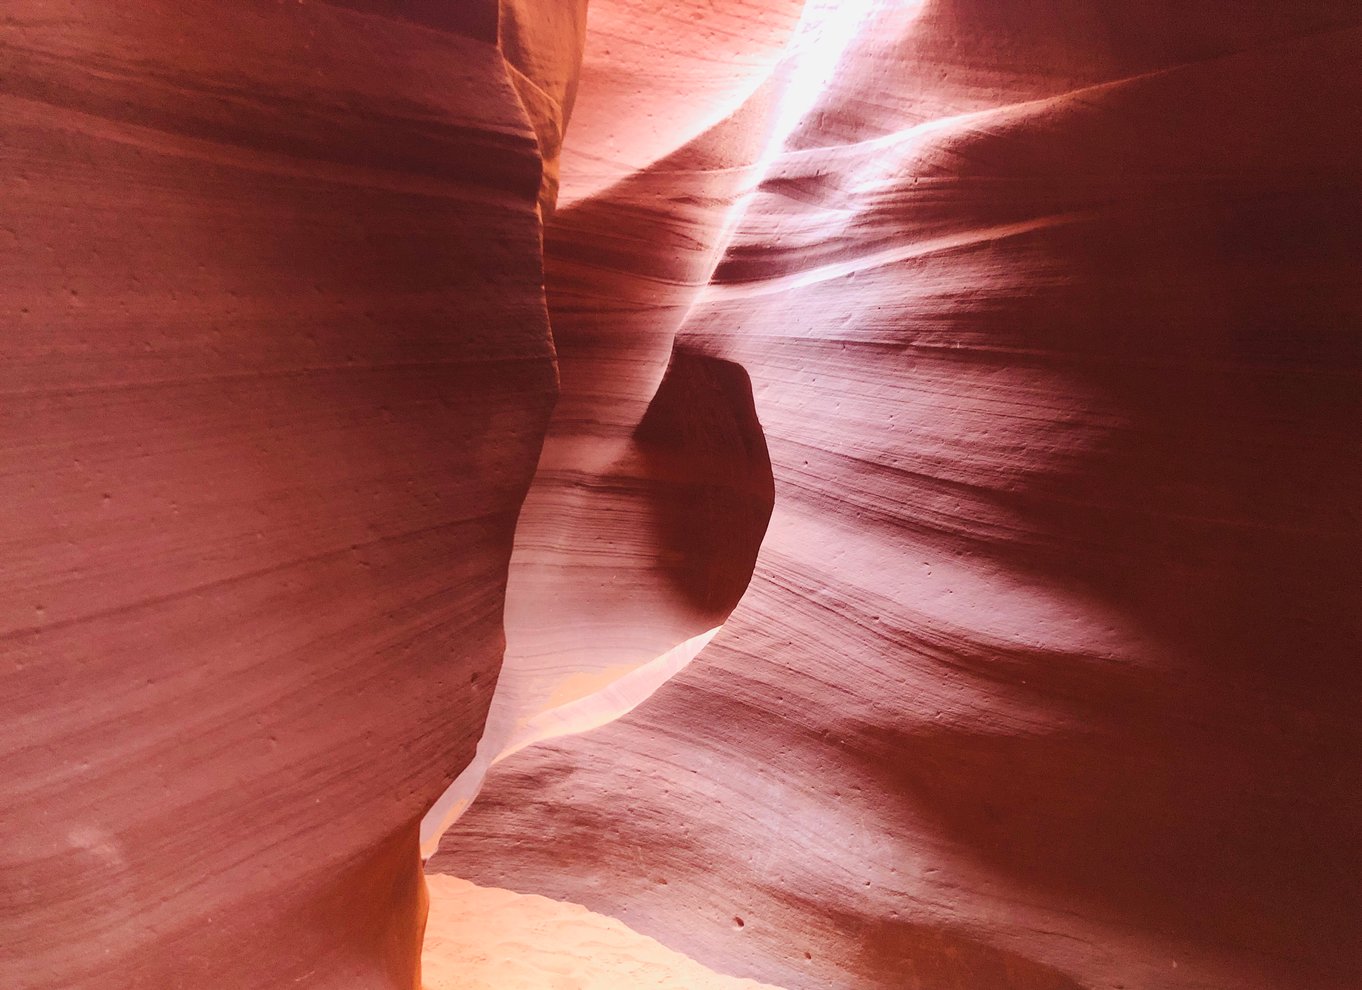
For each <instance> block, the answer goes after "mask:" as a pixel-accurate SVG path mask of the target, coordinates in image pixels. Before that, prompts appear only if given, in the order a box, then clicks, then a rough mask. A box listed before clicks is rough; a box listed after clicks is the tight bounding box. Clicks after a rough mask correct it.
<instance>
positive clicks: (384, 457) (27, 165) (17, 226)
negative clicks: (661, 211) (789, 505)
mask: <svg viewBox="0 0 1362 990" xmlns="http://www.w3.org/2000/svg"><path fill="white" fill-rule="evenodd" d="M399 7H400V8H403V9H402V10H401V11H399V10H398V8H399ZM437 8H438V9H437ZM423 11H424V12H425V13H426V14H428V15H429V16H420V15H421V14H422V13H423ZM393 13H403V14H405V16H400V17H397V16H389V15H390V14H393ZM497 24H498V21H497V5H496V4H495V3H484V2H466V0H461V2H460V3H459V4H453V5H450V4H439V5H435V4H431V5H427V6H426V7H425V8H423V9H419V5H401V4H384V3H377V2H374V3H365V2H356V3H353V4H347V5H331V4H322V3H309V4H306V5H301V4H295V3H288V4H276V3H265V2H243V3H236V2H234V3H231V4H213V3H191V4H185V3H179V2H176V3H168V2H167V3H163V2H158V0H139V2H136V3H128V4H114V5H109V4H103V3H93V2H80V0H64V2H63V0H53V2H25V3H18V4H9V5H7V6H6V8H5V10H4V11H3V13H0V51H2V53H0V64H3V66H4V68H3V71H2V72H0V76H2V77H3V78H0V119H2V120H3V123H0V128H3V135H4V137H3V147H4V150H3V158H4V164H3V169H4V172H5V184H4V188H5V194H4V197H3V201H0V243H3V245H4V248H3V252H4V253H3V257H4V279H3V287H2V288H0V293H2V295H3V306H4V326H5V332H4V336H3V340H0V349H2V351H0V369H2V370H0V380H2V381H3V385H2V386H0V387H3V391H4V394H5V399H4V402H3V404H2V405H0V423H2V425H0V444H3V454H2V455H0V462H3V464H4V469H3V471H2V472H0V506H3V513H0V541H2V542H3V546H4V565H3V570H2V571H0V582H2V583H3V584H2V586H3V594H0V623H2V624H3V625H2V627H0V642H3V646H0V651H2V655H3V660H2V661H0V678H3V687H2V688H0V698H3V702H2V704H3V710H4V720H3V725H4V746H3V753H2V754H0V809H3V812H0V986H4V987H5V988H7V990H8V988H15V990H19V988H44V990H46V988H57V987H61V988H64V990H67V988H77V987H81V988H86V987H88V988H98V990H113V988H117V990H125V988H148V990H164V988H172V987H194V988H209V987H223V988H228V987H230V988H257V987H259V988H265V987H268V988H275V987H282V986H308V987H325V988H331V987H335V988H344V990H360V988H369V987H384V988H387V987H403V986H405V987H412V986H413V985H414V984H415V980H416V958H417V949H418V945H419V928H420V923H421V911H422V907H421V898H422V886H421V880H420V872H419V859H418V853H417V833H416V824H417V820H418V819H419V818H420V816H421V815H422V814H423V813H424V811H425V810H426V809H427V808H428V807H429V806H430V804H431V802H433V801H434V800H435V798H436V797H437V796H438V795H439V793H440V792H441V791H442V790H443V788H444V787H445V786H446V785H447V784H448V782H449V781H450V779H451V778H452V777H453V776H454V774H455V773H456V772H457V771H458V770H459V769H460V768H461V767H462V766H463V765H464V764H465V763H466V762H467V761H468V760H469V758H470V757H471V756H472V753H473V750H474V746H475V744H476V743H477V740H478V738H479V736H480V734H481V728H482V721H483V718H484V715H485V713H486V710H487V707H488V704H489V702H490V698H491V694H492V687H493V684H494V683H495V680H496V674H497V669H498V666H499V663H500V659H501V653H502V648H503V642H504V637H503V624H502V603H503V594H504V587H505V581H506V568H507V561H508V559H509V556H510V552H511V539H512V533H513V529H514V525H515V519H516V515H517V513H518V511H519V507H520V503H521V501H522V499H523V497H524V492H525V490H526V488H527V486H528V484H529V481H530V476H531V474H532V472H533V469H534V464H535V461H536V458H537V457H538V453H539V448H540V444H541V441H542V437H543V434H544V430H545V426H546V422H547V417H548V414H549V411H550V408H551V405H552V401H553V395H554V389H555V378H554V368H553V359H552V348H551V341H550V336H549V330H548V323H547V319H546V310H545V304H544V297H543V290H542V283H543V275H542V267H541V260H540V259H541V253H540V247H539V245H540V219H539V214H538V211H537V209H536V205H535V200H536V196H537V195H538V193H539V188H540V180H541V167H540V164H541V163H540V155H539V151H538V148H537V145H536V139H535V132H534V130H533V129H532V128H531V119H530V118H529V117H528V116H527V113H526V111H525V109H524V106H523V105H522V102H521V99H520V98H519V96H518V94H517V89H516V88H515V86H513V84H512V79H511V74H510V73H509V72H508V69H507V65H506V60H505V59H504V58H503V56H502V53H501V51H500V50H499V49H498V47H497ZM564 57H565V58H566V59H567V61H569V62H570V61H573V57H572V56H571V53H570V52H569V53H568V55H565V56H564ZM571 71H572V72H575V70H571ZM546 85H547V84H546Z"/></svg>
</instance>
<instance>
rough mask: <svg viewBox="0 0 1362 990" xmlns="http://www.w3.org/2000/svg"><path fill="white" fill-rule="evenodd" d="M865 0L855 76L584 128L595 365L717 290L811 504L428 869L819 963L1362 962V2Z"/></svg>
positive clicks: (571, 255)
mask: <svg viewBox="0 0 1362 990" xmlns="http://www.w3.org/2000/svg"><path fill="white" fill-rule="evenodd" d="M632 9H633V12H634V16H636V17H640V18H642V17H646V16H647V13H646V11H647V10H648V9H649V5H646V4H641V3H640V4H635V5H633V8H632ZM860 13H861V14H862V15H863V17H864V19H863V20H862V21H860V22H859V23H858V25H857V26H856V28H855V30H854V32H853V34H852V37H851V38H850V39H849V40H847V49H846V53H845V55H844V56H843V57H842V58H841V60H840V62H839V64H838V65H837V66H836V71H835V72H833V73H831V74H828V73H823V74H822V77H821V78H822V82H821V83H820V85H819V86H818V87H817V88H816V89H809V88H808V87H804V88H803V90H801V89H800V87H799V86H798V85H796V84H797V83H799V82H800V81H801V80H804V79H807V78H808V77H809V75H811V74H812V75H818V73H817V72H816V71H814V69H809V70H808V71H807V72H806V71H802V70H801V67H800V64H797V65H796V67H795V68H794V69H793V70H791V69H790V68H789V67H788V66H787V67H786V68H784V69H782V68H781V67H780V64H777V66H776V68H774V69H773V70H772V73H771V75H770V77H769V79H768V81H767V82H766V83H763V84H762V86H759V87H758V88H757V89H756V90H755V91H754V96H753V97H752V98H751V99H749V101H748V102H747V103H745V104H744V105H743V106H742V107H740V108H737V109H735V110H734V111H733V112H732V114H731V115H730V116H729V117H727V118H726V119H725V120H724V121H722V122H720V123H719V124H717V125H716V126H715V128H714V129H712V130H711V131H708V132H706V133H704V134H701V135H699V136H698V137H696V138H695V139H694V140H692V141H691V143H690V144H689V145H688V146H687V147H686V148H684V149H681V150H680V151H678V152H674V153H673V154H672V155H671V156H670V157H669V158H668V159H666V160H665V161H660V162H657V163H655V164H653V165H650V166H646V167H640V168H639V170H638V171H637V172H635V173H634V174H632V175H631V176H629V178H628V179H626V180H623V181H619V182H617V183H616V184H615V185H613V186H610V187H607V188H599V187H596V186H592V185H589V184H588V185H587V186H586V188H585V191H584V193H583V194H582V196H580V197H577V196H576V195H575V194H574V192H573V190H572V189H571V187H570V185H569V184H568V183H567V181H566V177H567V176H568V175H569V174H570V173H569V172H568V170H566V169H565V172H564V175H565V183H564V189H563V197H564V199H563V201H564V203H565V204H570V205H567V206H565V208H563V209H562V210H561V212H560V213H559V215H558V216H557V218H556V219H555V221H554V224H553V226H552V227H551V229H550V231H549V234H548V238H547V244H548V257H547V259H546V267H547V270H548V271H549V273H550V307H551V312H552V314H553V319H554V322H555V326H557V324H558V322H559V315H558V314H559V313H560V312H562V313H564V314H565V315H566V317H567V321H566V322H572V323H575V322H577V321H579V320H580V321H581V322H582V323H584V324H586V323H588V322H589V326H590V333H589V334H584V335H583V337H582V342H581V344H580V348H581V349H580V350H575V348H576V347H577V346H578V344H577V343H576V342H575V341H574V340H573V338H572V335H571V334H566V335H565V336H564V338H563V340H562V341H561V342H560V345H559V347H560V355H561V360H562V364H563V368H564V382H565V388H566V385H567V382H568V380H569V373H568V369H570V368H571V367H572V363H573V361H574V360H579V358H578V357H577V355H578V354H581V355H584V356H583V357H582V358H580V360H582V361H584V362H585V361H590V362H591V363H592V364H593V366H594V367H596V368H610V369H611V370H612V374H611V375H610V376H609V377H607V376H606V375H605V374H604V373H601V372H597V373H596V374H595V376H594V377H592V378H591V380H592V381H593V382H595V381H599V382H606V381H609V382H611V383H612V384H611V385H610V388H611V389H613V390H615V391H617V392H619V393H620V394H627V393H628V392H629V388H630V387H629V384H628V383H629V382H630V381H631V380H633V381H637V382H640V383H646V382H647V381H649V380H651V379H653V378H655V376H656V372H655V371H654V370H651V369H654V368H656V367H657V364H658V362H657V360H656V359H655V358H654V359H652V360H651V361H650V360H649V359H647V357H646V356H645V355H644V354H643V351H642V346H641V345H640V344H639V343H638V341H639V340H640V337H641V334H640V333H638V332H636V331H633V330H632V329H628V328H633V327H639V326H646V327H649V328H655V327H656V326H658V323H659V321H661V322H664V323H670V322H671V321H672V320H674V319H676V317H674V316H673V315H672V314H673V313H680V314H681V326H680V329H679V331H678V336H677V338H676V339H677V346H678V347H680V348H683V349H685V351H686V352H688V353H694V354H699V355H705V356H708V357H711V358H713V359H717V360H723V361H727V362H731V363H733V364H735V365H738V366H740V367H741V368H743V369H744V370H745V371H746V373H747V374H748V375H749V376H750V379H751V383H752V393H753V398H754V405H755V412H756V416H757V418H758V420H759V422H760V424H761V426H762V429H763V432H764V434H765V438H766V443H767V446H768V449H769V452H770V459H771V465H772V471H773V475H774V481H775V492H776V497H775V513H774V515H773V517H772V521H771V526H770V531H769V533H768V534H767V536H766V540H765V543H764V545H763V547H762V550H761V553H760V556H759V559H758V562H757V568H756V574H755V577H754V579H753V583H752V586H751V588H750V590H749V591H748V592H747V594H746V597H745V598H744V599H743V600H742V602H741V604H740V605H739V607H738V609H737V611H736V612H735V613H734V614H733V616H732V618H731V619H730V620H729V621H728V622H727V624H726V625H725V626H724V627H723V629H722V630H721V631H720V632H719V633H718V634H717V636H716V638H715V639H714V641H713V643H712V644H711V645H710V646H709V647H707V648H706V649H705V651H704V652H703V653H702V654H701V655H700V657H699V658H698V659H697V660H696V661H695V662H693V663H692V664H691V665H690V666H689V667H687V668H686V669H685V670H684V671H682V672H681V673H679V674H678V675H677V676H676V678H675V679H674V680H673V681H672V682H670V683H669V684H667V685H666V686H664V687H663V688H661V689H660V690H659V692H658V693H657V694H656V695H655V696H654V698H653V699H652V700H651V701H649V702H647V703H646V704H644V705H643V706H642V707H640V708H638V709H636V710H635V711H634V712H633V713H632V714H630V715H628V716H626V717H625V718H624V719H622V720H621V721H619V722H617V723H615V724H613V725H610V726H607V727H605V728H603V729H599V730H597V731H595V732H593V733H589V734H587V735H583V736H578V737H574V738H572V739H569V740H563V741H559V742H555V743H551V744H548V745H546V746H543V747H540V748H533V749H529V750H526V751H524V752H521V753H519V754H518V755H516V756H515V757H513V758H511V759H509V760H507V761H505V762H504V763H502V764H501V765H500V766H499V767H498V768H496V770H494V771H493V773H492V775H491V777H490V779H489V782H488V784H487V786H486V787H485V788H484V791H483V794H482V796H481V797H480V799H479V801H478V803H477V804H475V805H474V806H473V808H472V809H471V811H470V812H469V813H468V814H467V815H466V816H465V818H464V819H463V820H462V821H461V822H460V823H459V824H458V826H457V827H456V828H455V829H454V830H453V831H451V832H450V833H449V834H448V835H447V836H446V838H445V840H444V843H443V845H442V849H441V852H440V854H439V855H438V856H437V857H436V858H435V859H434V860H432V862H431V864H430V868H432V869H435V870H448V871H451V872H457V873H460V874H461V875H464V876H467V877H469V878H471V879H473V880H474V881H476V882H478V883H481V884H492V885H497V886H502V887H508V888H511V889H517V890H525V891H535V892H538V893H543V894H547V895H549V896H552V897H555V898H561V899H565V900H570V901H574V902H577V903H580V904H583V905H585V906H587V907H588V908H591V909H593V910H596V911H600V912H602V913H606V914H611V915H614V916H616V917H621V918H627V919H628V920H629V924H630V925H631V926H633V927H635V928H636V929H637V930H638V931H640V932H642V933H644V934H648V935H651V936H653V937H655V938H657V939H659V940H660V941H661V942H663V943H664V944H666V945H668V946H670V947H671V948H674V949H678V950H681V951H684V952H686V953H688V954H689V955H691V956H692V957H694V958H696V959H697V960H700V961H702V962H704V963H705V964H707V965H709V966H712V967H714V968H715V969H717V970H719V971H721V972H727V973H732V974H734V975H738V976H746V977H753V978H758V979H764V980H769V981H772V982H776V983H779V984H781V985H784V986H788V987H791V988H803V987H807V988H811V990H812V988H819V990H824V988H847V990H852V988H855V990H866V988H872V987H878V988H884V990H903V988H905V987H913V988H918V987H921V988H931V990H936V988H946V987H949V988H960V990H975V988H981V987H989V988H991V987H1008V988H1023V990H1025V988H1042V987H1043V988H1052V987H1053V988H1078V987H1083V988H1102V990H1134V988H1140V990H1156V988H1170V990H1171V988H1204V990H1223V988H1225V987H1231V986H1232V987H1236V988H1246V990H1248V988H1262V990H1345V988H1350V987H1352V986H1354V985H1355V983H1356V978H1357V977H1356V974H1357V973H1358V972H1359V971H1362V956H1360V954H1359V943H1358V941H1357V939H1356V931H1357V928H1358V924H1359V922H1360V921H1362V893H1360V891H1359V887H1358V885H1357V883H1356V879H1355V878H1356V877H1357V876H1358V875H1359V874H1360V873H1362V852H1359V850H1362V797H1359V792H1358V788H1357V785H1356V781H1355V776H1356V772H1355V771H1356V767H1357V766H1358V763H1359V757H1362V729H1360V728H1359V725H1362V723H1359V722H1358V720H1357V718H1356V712H1355V708H1356V702H1357V699H1358V697H1359V689H1360V688H1362V680H1360V677H1359V669H1360V668H1359V665H1358V662H1357V661H1358V657H1357V648H1358V643H1359V642H1362V636H1360V635H1359V634H1360V633H1362V628H1359V616H1362V610H1360V609H1359V607H1358V606H1359V603H1360V602H1362V595H1360V594H1359V589H1362V525H1359V522H1360V520H1359V517H1358V506H1359V505H1362V456H1360V455H1362V447H1359V440H1358V438H1359V436H1362V344H1359V341H1360V340H1362V337H1360V336H1359V327H1358V319H1359V312H1362V279H1359V276H1358V272H1359V271H1362V267H1360V266H1359V263H1360V262H1362V214H1360V213H1359V210H1360V209H1362V199H1360V198H1359V196H1358V175H1359V174H1362V139H1359V132H1358V131H1357V128H1356V127H1354V126H1352V124H1351V119H1352V117H1353V116H1355V111H1356V110H1357V109H1358V108H1359V107H1362V63H1359V62H1358V60H1357V58H1356V53H1357V52H1358V51H1359V50H1360V49H1362V29H1360V28H1359V25H1360V24H1362V13H1359V12H1358V10H1357V8H1356V6H1355V5H1353V4H1351V3H1311V4H1303V5H1292V6H1290V7H1289V8H1288V7H1286V6H1283V5H1280V4H1275V3H1266V2H1262V3H1246V4H1238V5H1236V6H1235V8H1234V9H1233V11H1230V10H1227V9H1226V8H1225V7H1224V6H1223V5H1220V4H1213V3H1180V4H1171V3H1162V2H1153V0H1146V2H1135V3H1129V4H1124V5H1120V6H1119V8H1118V7H1111V6H1109V5H1108V6H1100V7H1094V6H1093V5H1090V4H1078V3H1072V2H1066V0H1052V2H1023V0H1013V2H1002V3H999V2H995V0H989V2H983V0H979V2H972V0H931V2H928V3H926V4H925V5H923V6H922V7H921V8H920V9H915V8H909V7H907V6H905V5H900V4H888V3H885V4H873V5H866V6H865V7H863V8H861V10H860ZM657 16H658V18H659V19H660V18H661V17H662V15H661V14H659V15H657ZM810 25H812V27H811V26H810ZM801 30H804V31H808V30H814V31H824V32H834V34H835V30H836V25H835V24H834V23H833V22H823V23H821V24H820V23H819V22H817V21H816V19H815V20H813V21H809V20H808V19H807V18H806V23H805V25H804V27H803V28H801ZM588 33H590V26H589V27H588ZM828 37H833V35H828ZM841 40H842V39H837V41H838V43H840V42H841ZM830 43H831V42H830ZM754 50H755V49H754ZM819 50H820V46H819V45H818V44H817V43H816V36H815V38H814V39H813V40H809V38H808V37H807V36H806V38H805V41H803V42H801V41H799V40H798V38H797V39H796V41H795V42H794V43H793V45H792V48H791V51H798V52H800V53H802V54H800V55H799V57H800V58H802V59H805V61H804V62H803V63H802V66H803V67H804V68H808V62H807V58H808V57H809V56H808V55H807V53H808V52H812V51H819ZM592 57H593V56H592V49H591V46H590V44H588V48H587V62H586V64H585V67H584V70H583V72H584V78H587V77H590V76H591V74H592V73H593V72H594V71H595V70H594V69H593V67H592ZM815 68H816V67H815ZM585 91H586V90H585V87H583V94H585ZM792 93H794V94H796V95H800V94H801V93H802V95H801V96H800V98H801V99H803V100H804V102H803V104H802V105H801V106H799V107H795V108H793V109H792V108H791V106H790V103H789V100H790V99H791V98H792V97H791V94H792ZM631 98H632V99H634V100H635V105H636V106H637V107H638V113H639V115H640V116H641V117H642V118H644V120H645V121H646V119H647V117H648V114H649V111H650V110H651V103H650V99H655V100H656V102H657V103H658V104H659V105H664V104H666V103H667V101H668V100H669V99H670V98H671V97H670V95H669V93H668V92H667V89H666V87H665V85H661V84H659V86H658V87H657V88H656V90H654V91H652V92H651V93H650V92H643V93H633V92H632V91H631ZM790 121H793V125H792V126H790V127H789V128H788V129H787V128H786V127H785V126H784V124H783V122H790ZM1345 121H1346V122H1345ZM625 126H627V120H626V121H625V122H624V123H621V124H620V125H619V127H625ZM648 126H649V125H648V124H647V123H646V122H645V123H640V124H639V127H640V128H641V130H642V131H643V132H645V133H646V131H647V128H648ZM763 129H765V132H766V134H767V135H769V138H763V139H761V140H754V141H752V142H751V144H750V146H748V147H745V148H744V147H743V146H742V142H741V140H739V138H738V135H741V134H754V133H757V132H759V131H762V130H763ZM575 137H576V135H575V134H572V133H570V135H569V140H568V143H567V146H566V148H565V152H564V156H565V161H571V160H572V159H573V156H580V157H582V158H583V159H585V158H590V157H591V156H593V155H597V154H598V151H597V149H596V148H594V147H593V146H592V145H591V144H590V143H589V142H587V143H586V145H585V147H583V148H581V149H580V150H574V148H573V140H574V139H575ZM583 140H584V141H585V140H586V139H585V137H584V138H583ZM772 141H774V142H776V144H777V147H776V148H775V149H774V150H773V149H772V146H771V142H772ZM715 148H722V149H723V150H724V151H725V153H726V154H727V155H729V157H728V158H727V159H726V160H724V161H723V162H721V163H716V162H715V161H714V159H713V158H712V157H711V158H706V157H704V155H706V154H711V155H712V153H713V149H715ZM600 154H602V155H603V154H604V152H600ZM641 189H648V190H649V192H648V193H647V196H646V201H647V204H648V206H647V208H644V207H642V206H641V205H640V204H639V199H638V198H637V196H638V194H637V193H636V190H641ZM716 189H722V190H724V192H722V193H720V194H716V193H715V192H714V190H716ZM747 190H754V191H753V192H752V194H751V195H745V192H746V191H747ZM587 231H589V236H588V234H587ZM679 244H686V245H694V246H695V248H696V255H695V260H694V261H693V262H690V263H687V262H686V261H685V258H686V255H685V253H684V251H683V250H678V247H677V245H679ZM711 245H714V247H713V248H711V247H710V246H711ZM711 252H712V255H711ZM720 253H721V255H722V257H721V258H718V257H717V256H718V255H719V254H720ZM711 256H715V258H716V262H717V263H715V264H714V265H713V267H712V268H710V269H709V270H706V267H705V266H706V264H707V262H706V260H705V259H707V258H709V257H711ZM555 272H571V273H572V281H571V294H570V295H568V294H567V293H565V292H561V293H560V294H557V295H555V293H554V291H553V285H554V282H553V278H554V273H555ZM645 284H646V285H650V286H652V288H650V289H644V288H642V287H641V286H643V285H645ZM634 286H640V288H637V289H633V288H632V287H634ZM650 298H651V299H652V300H654V301H653V303H652V306H653V310H652V312H651V313H650V312H648V311H647V309H648V306H649V299H650ZM579 314H587V315H579ZM638 390H639V391H641V392H643V393H646V392H647V391H648V389H647V387H646V386H644V385H640V386H638ZM559 415H560V416H561V415H562V412H561V410H560V413H559ZM589 416H590V413H588V412H584V413H583V416H582V418H583V419H588V418H589ZM580 429H581V431H582V432H586V431H587V430H588V427H581V428H580ZM622 566H623V565H622ZM606 625H607V623H605V622H603V621H602V622H597V623H595V624H594V625H593V626H592V628H591V630H590V632H591V635H593V636H595V637H597V639H596V641H595V642H594V643H593V644H592V645H593V646H594V647H595V648H597V649H602V650H606V649H611V648H614V644H617V643H621V642H625V641H627V640H628V639H629V638H630V637H631V636H633V635H634V629H635V626H634V624H633V623H632V621H631V618H630V617H629V616H627V615H622V616H620V621H619V622H618V624H617V625H616V627H615V628H614V630H613V631H611V630H608V629H606V628H604V627H605V626H606ZM659 877H665V878H666V881H667V882H666V884H665V885H664V884H661V883H660V882H659V879H658V878H659ZM735 915H738V916H741V917H743V918H744V919H745V925H744V927H743V928H742V929H740V930H736V929H735V928H734V926H733V924H732V920H731V919H732V918H733V917H734V916H735Z"/></svg>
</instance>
